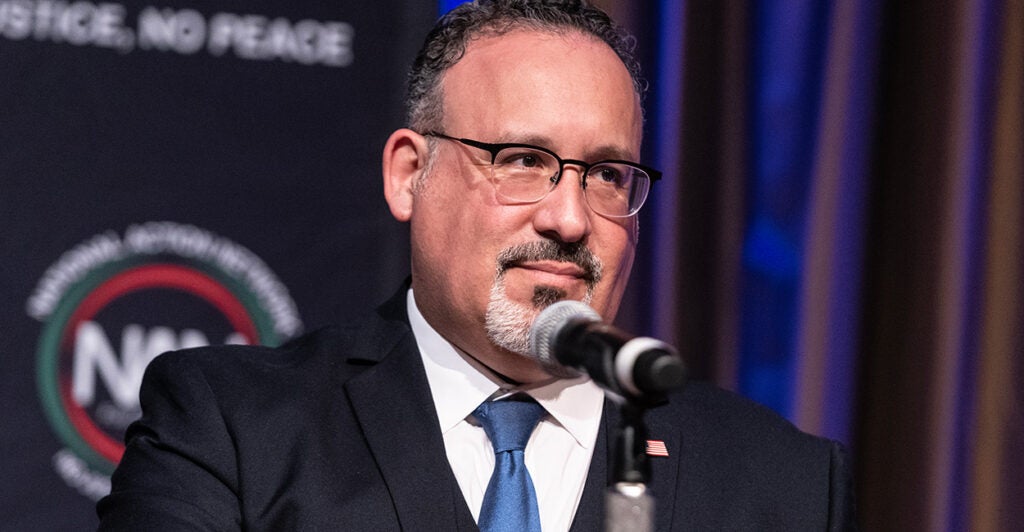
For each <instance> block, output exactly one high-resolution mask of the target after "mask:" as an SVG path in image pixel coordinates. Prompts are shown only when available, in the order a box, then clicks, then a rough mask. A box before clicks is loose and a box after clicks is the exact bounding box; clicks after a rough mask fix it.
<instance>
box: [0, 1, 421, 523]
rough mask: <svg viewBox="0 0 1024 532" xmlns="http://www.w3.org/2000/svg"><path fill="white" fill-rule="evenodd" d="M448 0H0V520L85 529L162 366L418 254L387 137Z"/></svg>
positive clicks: (364, 288)
mask: <svg viewBox="0 0 1024 532" xmlns="http://www.w3.org/2000/svg"><path fill="white" fill-rule="evenodd" d="M436 13H437V4H436V2H435V1H433V0H430V1H427V0H377V1H374V2H344V1H342V2H323V1H313V0H305V1H298V2H267V1H262V2H253V1H246V2H241V1H227V0H221V1H215V2H207V1H204V2H198V1H185V0H168V1H165V2H160V3H155V2H147V1H119V2H57V1H49V0H0V349H2V351H0V401H2V402H0V404H2V405H3V407H2V409H0V427H2V430H0V441H2V450H3V453H2V456H0V472H2V473H0V528H2V529H4V530H66V529H72V530H86V529H90V528H93V527H94V526H95V523H96V517H95V512H94V509H93V508H94V502H95V500H96V499H97V498H99V497H100V496H102V495H103V494H104V493H105V492H106V491H107V490H108V489H109V474H110V473H111V471H112V470H113V468H114V466H115V464H116V463H117V461H118V459H119V456H120V454H121V452H122V450H123V445H122V443H121V439H122V436H123V432H124V428H125V426H126V425H127V424H128V423H129V422H130V421H131V420H133V419H134V418H135V417H137V416H138V414H139V405H138V396H137V393H138V387H139V384H140V381H141V377H142V371H143V369H144V368H145V365H146V364H147V363H148V362H149V360H151V359H152V358H153V357H154V356H156V355H158V354H159V353H161V352H163V351H165V350H168V349H174V348H180V347H188V346H196V345H203V344H207V343H223V342H237V343H257V342H258V343H266V344H278V343H280V342H282V341H284V340H286V339H287V338H289V337H292V336H294V335H296V334H298V333H300V332H302V331H304V330H309V329H312V328H316V327H319V326H322V325H324V324H327V323H330V322H334V321H337V320H339V319H341V318H343V317H345V316H347V315H350V314H352V313H355V312H357V311H359V310H360V309H365V308H368V307H370V306H372V305H374V304H375V303H376V302H379V301H380V300H381V299H383V298H384V297H386V296H387V295H388V294H389V293H390V292H391V291H393V290H394V289H395V288H396V287H397V286H398V284H399V283H400V282H401V281H402V279H403V277H404V276H405V275H406V272H407V269H408V259H407V244H406V243H407V237H406V235H405V228H404V226H402V225H400V224H398V223H397V222H394V221H393V220H391V218H390V215H389V214H388V211H387V209H386V206H385V204H384V202H383V200H382V194H381V184H380V182H381V180H380V153H381V148H382V147H383V143H384V140H385V139H386V138H387V135H388V133H389V132H390V131H391V130H392V129H394V128H396V127H399V126H401V125H402V110H401V99H402V87H403V85H404V78H405V73H406V69H407V66H408V65H409V63H410V62H411V59H412V57H413V55H414V54H415V51H416V49H417V48H418V46H419V44H420V43H421V42H422V39H423V37H424V35H425V33H426V31H427V29H428V28H429V26H430V25H431V23H432V21H433V19H434V18H435V16H436Z"/></svg>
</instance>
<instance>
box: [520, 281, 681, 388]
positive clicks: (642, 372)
mask: <svg viewBox="0 0 1024 532" xmlns="http://www.w3.org/2000/svg"><path fill="white" fill-rule="evenodd" d="M530 348H531V350H532V352H533V354H534V356H535V357H537V359H538V360H540V361H541V362H542V363H546V364H553V365H562V366H568V367H570V368H574V369H577V370H582V371H585V372H586V373H587V374H588V375H590V378H591V379H593V380H594V382H596V383H598V384H599V385H601V386H602V387H604V388H605V389H607V390H609V391H612V392H614V393H616V394H618V395H620V396H622V397H626V398H632V399H637V400H641V401H658V400H660V399H662V398H663V397H664V395H665V394H666V393H668V392H670V391H672V390H675V389H677V388H681V387H682V386H683V384H684V383H685V381H686V367H685V366H684V365H683V361H682V359H681V358H680V357H679V355H678V354H677V353H676V350H675V348H673V347H672V346H670V345H668V344H666V343H665V342H662V341H661V340H656V339H654V338H648V337H644V336H640V337H635V336H632V335H630V334H628V333H626V332H624V331H621V330H619V329H616V328H615V327H613V326H611V325H608V324H607V323H603V322H602V321H601V316H600V315H599V314H598V313H597V311H595V310H594V309H592V308H590V307H589V306H587V305H586V304H584V303H580V302H579V301H570V300H565V301H559V302H557V303H554V304H552V305H551V306H549V307H548V308H546V309H544V310H543V311H542V312H541V313H540V315H538V316H537V319H536V320H535V321H534V322H533V326H532V327H531V328H530Z"/></svg>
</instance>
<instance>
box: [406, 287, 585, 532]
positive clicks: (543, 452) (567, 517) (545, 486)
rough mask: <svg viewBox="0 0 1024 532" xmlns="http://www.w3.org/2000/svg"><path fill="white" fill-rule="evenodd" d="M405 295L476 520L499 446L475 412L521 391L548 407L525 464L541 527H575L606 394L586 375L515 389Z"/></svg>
mask: <svg viewBox="0 0 1024 532" xmlns="http://www.w3.org/2000/svg"><path fill="white" fill-rule="evenodd" d="M407 301H408V311H409V323H410V324H411V325H412V331H413V334H414V335H415V336H416V343H417V344H418V345H419V349H420V355H421V356H422V358H423V366H424V368H425V369H426V372H427V381H428V382H429V383H430V393H431V394H432V395H433V398H434V407H435V408H436V410H437V416H438V420H439V421H440V423H441V434H442V435H443V436H444V447H445V452H446V453H447V455H448V462H449V463H450V464H451V468H452V472H454V473H455V479H456V480H457V481H458V483H459V488H460V489H461V490H462V494H463V496H464V497H465V498H466V503H467V504H468V505H469V509H470V511H471V512H472V513H473V519H475V520H477V521H479V518H480V506H481V505H482V504H483V498H484V492H485V491H486V490H487V483H488V482H489V481H490V479H491V472H492V471H493V469H494V450H493V449H492V448H491V442H490V440H488V438H487V434H486V433H485V432H484V429H483V428H482V427H480V426H479V425H477V424H476V420H475V419H474V418H473V415H472V413H473V410H476V407H477V406H479V405H480V403H482V402H484V401H485V400H488V399H489V398H490V399H493V398H496V397H501V396H505V395H510V394H512V393H516V392H523V393H527V394H529V395H530V396H531V397H533V398H534V399H535V400H536V401H537V402H538V403H540V404H541V406H543V407H544V408H545V409H546V410H547V412H548V415H546V416H544V417H543V418H542V419H541V421H540V423H538V424H537V428H536V429H534V431H533V434H532V435H531V436H530V441H529V442H528V443H527V444H526V468H527V469H528V470H529V471H530V477H531V478H532V479H533V485H534V489H536V491H537V506H538V508H539V510H540V522H541V528H542V529H543V530H545V531H546V532H553V531H564V530H569V526H570V525H572V520H573V516H574V515H576V507H577V506H578V505H579V502H580V498H581V497H582V495H583V486H584V485H585V484H586V480H587V471H588V470H589V468H590V458H591V456H592V455H593V452H594V443H595V442H596V441H597V432H598V429H599V428H600V424H601V409H602V408H603V405H604V401H603V399H604V393H603V392H602V391H601V389H600V388H598V387H597V385H596V384H594V383H593V382H592V381H591V380H590V379H589V378H588V377H585V376H584V377H577V378H575V379H553V380H552V381H551V382H548V383H544V384H541V385H533V386H530V387H519V388H514V387H511V386H510V385H508V384H507V383H504V382H503V381H502V380H501V379H500V378H498V377H497V376H496V375H494V373H493V372H492V371H490V370H489V369H487V368H486V367H484V366H483V365H481V364H480V363H479V362H477V361H475V360H474V359H473V358H472V357H469V356H466V355H464V354H463V353H461V352H460V351H459V350H458V349H457V348H455V347H454V346H453V345H452V344H451V343H450V342H448V341H447V340H445V339H444V338H443V337H441V335H440V334H439V333H438V332H437V331H435V330H434V328H433V327H431V326H430V324H428V323H427V321H426V319H424V318H423V315H422V314H420V311H419V309H418V308H417V307H416V300H415V298H414V297H413V291H412V289H410V290H409V293H408V298H407Z"/></svg>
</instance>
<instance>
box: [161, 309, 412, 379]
mask: <svg viewBox="0 0 1024 532" xmlns="http://www.w3.org/2000/svg"><path fill="white" fill-rule="evenodd" d="M408 335H411V332H410V331H409V327H408V325H407V324H406V323H405V322H404V321H403V320H401V319H390V318H388V317H385V316H381V315H380V314H379V313H373V314H369V315H366V316H364V317H363V318H360V319H358V320H354V321H352V322H350V323H347V324H345V325H341V326H332V327H326V328H322V329H318V330H316V331H313V332H310V333H308V334H305V335H303V336H300V337H298V338H295V339H293V340H291V341H289V342H287V343H285V344H284V345H281V346H278V347H267V346H249V345H218V346H205V347H197V348H192V349H184V350H180V351H172V352H168V353H164V354H162V355H160V356H159V357H157V358H156V359H154V360H153V362H151V363H150V365H149V367H148V368H147V369H146V376H145V379H144V385H143V391H144V392H145V389H146V388H147V385H149V386H150V387H151V386H154V385H156V386H157V387H161V388H168V387H171V388H180V387H182V386H185V387H189V386H199V385H202V386H203V387H206V388H209V389H210V390H211V391H214V392H215V394H216V395H220V394H224V393H237V392H241V391H245V390H248V391H250V392H251V393H264V394H268V395H269V394H270V393H271V392H273V393H274V394H276V395H277V396H279V397H280V396H281V395H282V394H285V395H287V394H288V393H289V390H293V391H295V392H297V393H302V391H303V390H305V391H306V392H309V391H311V390H315V389H317V388H318V387H322V386H330V387H335V386H337V385H340V384H344V383H345V382H347V381H348V380H349V379H351V378H352V377H354V376H356V375H359V374H360V373H362V372H364V371H365V370H366V369H367V368H369V367H372V366H373V365H375V364H376V363H377V362H379V361H380V360H381V359H383V358H384V357H385V356H387V354H388V353H389V352H391V351H392V350H394V349H395V348H396V347H397V346H399V345H401V343H402V341H403V340H404V339H406V338H407V336H408ZM172 381H173V383H172Z"/></svg>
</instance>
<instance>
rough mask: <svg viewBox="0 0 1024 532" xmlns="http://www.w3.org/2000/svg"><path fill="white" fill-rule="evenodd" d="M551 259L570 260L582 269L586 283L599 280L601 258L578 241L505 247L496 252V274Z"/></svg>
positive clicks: (542, 242) (531, 243)
mask: <svg viewBox="0 0 1024 532" xmlns="http://www.w3.org/2000/svg"><path fill="white" fill-rule="evenodd" d="M542 260H551V261H558V262H571V263H573V264H575V265H577V266H579V267H580V269H582V270H583V277H584V279H585V280H586V281H587V284H588V285H590V286H593V285H595V284H597V283H598V281H600V280H601V276H602V270H603V269H604V268H603V266H602V264H601V259H599V258H597V255H594V252H592V251H590V248H588V247H587V246H585V245H583V244H582V243H580V242H569V243H559V242H555V241H554V240H538V241H536V242H527V243H525V244H518V245H515V246H511V247H507V248H505V249H503V250H501V252H500V253H498V276H499V277H500V276H501V275H503V274H504V273H505V271H506V270H508V269H509V268H512V267H514V266H518V265H520V264H522V263H524V262H534V261H542Z"/></svg>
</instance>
